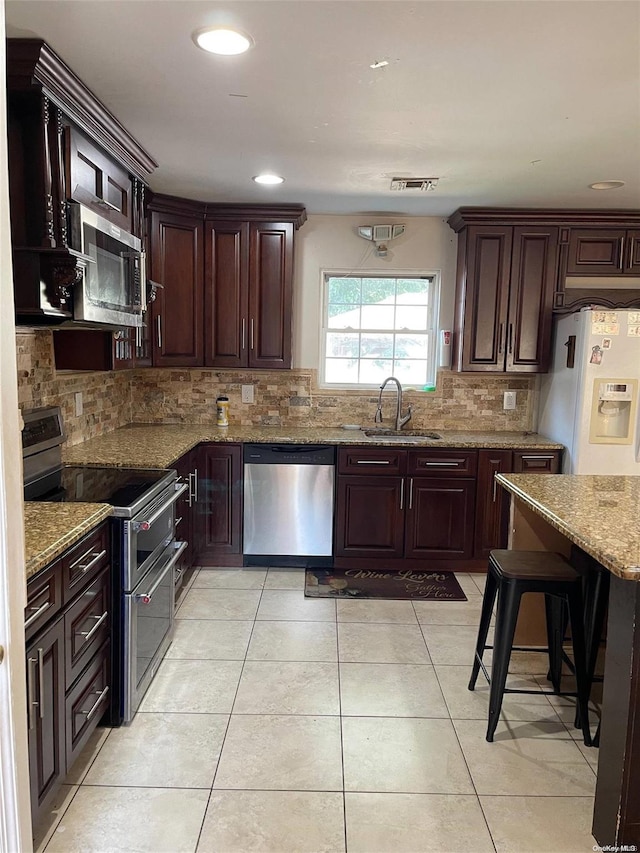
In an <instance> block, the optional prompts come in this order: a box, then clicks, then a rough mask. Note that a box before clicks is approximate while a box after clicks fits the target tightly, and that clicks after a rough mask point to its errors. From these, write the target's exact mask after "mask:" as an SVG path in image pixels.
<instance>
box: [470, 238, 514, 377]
mask: <svg viewBox="0 0 640 853" xmlns="http://www.w3.org/2000/svg"><path fill="white" fill-rule="evenodd" d="M466 231H467V233H466V235H464V234H461V235H460V237H459V239H460V241H461V245H460V253H462V255H464V253H465V252H466V283H465V284H464V296H463V301H464V305H463V308H462V311H463V317H462V325H463V331H462V360H461V363H460V367H461V369H462V370H486V371H500V372H502V371H503V370H504V364H505V340H506V324H507V308H508V299H509V274H510V267H511V242H512V232H513V229H512V228H511V227H509V226H504V227H503V226H497V225H490V226H487V227H481V226H471V227H470V228H467V229H466ZM465 237H466V243H465V242H464V241H465ZM460 253H459V254H460ZM463 263H464V262H463ZM459 265H460V258H459Z"/></svg>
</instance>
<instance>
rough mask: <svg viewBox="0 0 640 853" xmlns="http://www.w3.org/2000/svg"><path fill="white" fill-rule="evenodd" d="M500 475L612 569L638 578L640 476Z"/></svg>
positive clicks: (535, 508) (518, 494) (510, 487)
mask: <svg viewBox="0 0 640 853" xmlns="http://www.w3.org/2000/svg"><path fill="white" fill-rule="evenodd" d="M496 480H497V481H498V482H499V483H500V484H501V485H503V486H504V487H505V489H507V490H508V491H509V492H511V493H512V494H513V495H515V496H516V497H517V498H519V499H520V500H521V501H523V502H524V503H525V504H526V505H527V506H528V507H529V508H530V509H532V510H533V511H534V512H535V513H536V514H538V515H540V516H542V518H544V519H545V520H546V521H548V522H549V524H551V525H552V526H553V527H555V528H556V530H559V531H560V533H562V534H563V535H564V536H566V537H567V539H569V540H570V541H571V542H574V543H575V544H576V545H578V546H579V547H580V548H582V550H583V551H586V553H587V554H590V555H591V556H592V557H593V558H594V559H596V560H597V561H598V562H599V563H601V564H602V565H603V566H604V567H605V568H607V569H608V570H609V571H610V572H612V573H613V574H615V575H617V576H618V577H620V578H624V579H625V580H634V581H638V580H640V523H639V522H640V477H613V476H601V475H587V474H580V475H556V476H554V477H549V476H547V475H545V474H498V475H497V476H496Z"/></svg>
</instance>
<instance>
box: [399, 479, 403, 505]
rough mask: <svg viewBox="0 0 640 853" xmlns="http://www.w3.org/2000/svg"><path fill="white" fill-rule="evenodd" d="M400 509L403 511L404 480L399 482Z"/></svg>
mask: <svg viewBox="0 0 640 853" xmlns="http://www.w3.org/2000/svg"><path fill="white" fill-rule="evenodd" d="M400 509H401V510H402V509H404V480H401V481H400Z"/></svg>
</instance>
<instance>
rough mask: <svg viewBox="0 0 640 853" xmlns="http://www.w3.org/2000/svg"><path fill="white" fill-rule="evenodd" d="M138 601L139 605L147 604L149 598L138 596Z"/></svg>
mask: <svg viewBox="0 0 640 853" xmlns="http://www.w3.org/2000/svg"><path fill="white" fill-rule="evenodd" d="M138 601H139V602H140V604H149V602H150V601H151V597H150V596H148V595H139V596H138Z"/></svg>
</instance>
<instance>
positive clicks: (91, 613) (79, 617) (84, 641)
mask: <svg viewBox="0 0 640 853" xmlns="http://www.w3.org/2000/svg"><path fill="white" fill-rule="evenodd" d="M110 597H111V596H110V576H109V570H108V569H103V571H102V574H101V575H100V576H99V577H98V578H96V580H95V581H94V582H93V583H92V584H91V585H90V586H89V587H87V589H86V590H85V591H84V592H83V593H82V594H81V595H80V597H79V598H78V599H77V601H75V602H74V603H73V604H72V605H71V607H70V608H69V609H68V610H67V612H66V613H65V615H64V633H65V687H66V689H67V690H68V689H69V688H70V687H71V685H72V684H73V682H74V681H75V680H76V678H77V677H78V676H79V675H80V673H81V672H82V670H83V669H84V667H85V666H86V664H87V662H88V661H89V660H90V659H91V657H92V656H93V655H94V654H95V653H96V652H97V650H98V649H99V648H100V646H102V644H103V643H104V642H105V640H108V639H109V636H110V631H111V608H110Z"/></svg>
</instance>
